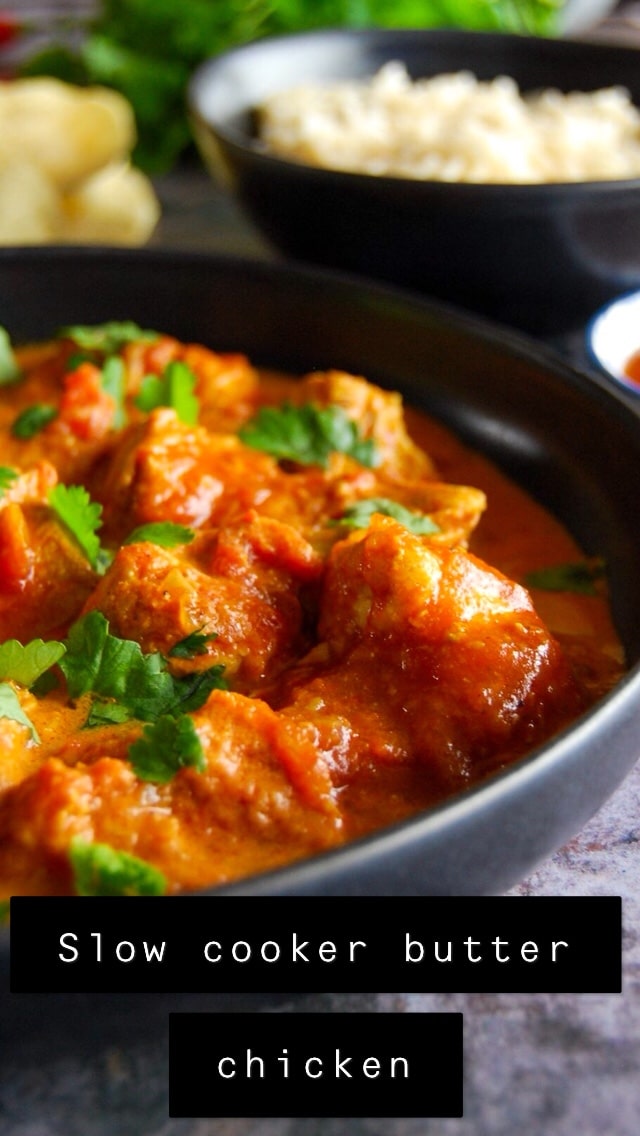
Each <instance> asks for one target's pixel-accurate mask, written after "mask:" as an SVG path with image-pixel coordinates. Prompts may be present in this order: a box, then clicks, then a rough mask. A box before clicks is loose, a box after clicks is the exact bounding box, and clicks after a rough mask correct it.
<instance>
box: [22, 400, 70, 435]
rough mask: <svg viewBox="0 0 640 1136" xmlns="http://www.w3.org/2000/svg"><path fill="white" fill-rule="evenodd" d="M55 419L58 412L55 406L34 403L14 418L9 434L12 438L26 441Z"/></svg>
mask: <svg viewBox="0 0 640 1136" xmlns="http://www.w3.org/2000/svg"><path fill="white" fill-rule="evenodd" d="M57 417H58V411H57V409H56V407H55V406H49V405H47V403H44V402H35V403H34V404H33V406H27V407H26V409H25V410H22V411H21V412H20V414H18V416H17V417H16V418H14V420H13V423H12V426H11V433H12V434H13V436H14V438H20V439H21V440H22V441H27V439H29V438H33V437H34V435H35V434H39V433H40V431H41V430H44V428H45V426H48V425H49V423H50V422H53V420H54V418H57Z"/></svg>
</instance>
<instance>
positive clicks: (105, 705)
mask: <svg viewBox="0 0 640 1136" xmlns="http://www.w3.org/2000/svg"><path fill="white" fill-rule="evenodd" d="M130 719H131V712H130V710H129V708H128V707H127V706H123V705H122V703H120V702H108V701H106V700H105V699H103V698H94V700H93V702H92V703H91V709H90V710H89V716H88V718H87V720H86V722H85V724H84V725H85V729H87V730H91V729H95V728H97V727H98V726H121V725H122V723H123V722H128V721H130Z"/></svg>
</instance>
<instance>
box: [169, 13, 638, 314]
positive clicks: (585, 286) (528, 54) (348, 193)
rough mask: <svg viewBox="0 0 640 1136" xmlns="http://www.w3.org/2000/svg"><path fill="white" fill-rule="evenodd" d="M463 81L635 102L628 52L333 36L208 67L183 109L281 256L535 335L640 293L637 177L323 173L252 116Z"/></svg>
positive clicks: (634, 73)
mask: <svg viewBox="0 0 640 1136" xmlns="http://www.w3.org/2000/svg"><path fill="white" fill-rule="evenodd" d="M392 59H398V60H402V61H404V63H405V64H406V66H407V69H408V71H409V73H410V75H411V76H412V77H413V78H419V77H425V76H429V75H433V74H435V73H438V72H443V71H456V70H460V69H467V70H471V71H473V72H475V74H476V75H477V76H478V77H479V78H481V79H490V78H493V77H495V76H496V75H500V74H506V75H510V76H511V77H512V78H514V79H515V80H516V81H517V82H518V84H519V85H520V87H521V88H522V89H523V90H525V91H527V90H532V89H536V88H541V87H557V88H559V89H560V90H563V91H568V90H575V89H578V90H585V91H589V90H594V89H596V88H599V87H606V86H611V85H616V84H617V85H621V86H624V87H626V88H628V90H629V91H630V93H631V96H632V98H633V99H634V101H635V102H636V103H637V104H639V105H640V66H639V65H638V52H637V51H636V50H633V49H626V48H621V47H611V46H605V45H600V44H589V43H578V42H575V43H574V42H569V41H560V40H544V39H531V38H527V37H521V36H506V35H491V34H486V33H473V32H455V31H453V32H452V31H407V30H399V31H353V30H351V31H325V32H317V33H310V34H306V35H296V36H287V37H282V38H274V39H267V40H262V41H259V42H256V43H253V44H250V45H248V46H246V47H241V48H239V49H237V50H234V51H231V52H229V53H228V54H225V55H222V56H219V57H218V58H216V59H212V60H210V61H208V62H207V63H205V64H204V65H203V66H202V67H201V68H200V69H199V70H198V71H197V72H196V74H195V75H194V77H193V79H192V82H191V85H190V89H189V102H190V107H191V112H192V119H193V124H194V130H195V135H196V139H197V141H198V143H199V146H200V149H201V151H202V154H203V156H204V158H205V160H206V162H207V163H208V165H209V166H210V167H211V169H212V171H213V172H214V174H215V176H218V177H221V178H222V179H223V180H224V181H225V183H226V184H227V185H229V186H230V187H231V188H232V189H233V191H234V192H235V194H236V195H237V197H238V200H239V201H240V203H241V205H242V206H243V207H244V208H245V210H246V211H247V213H248V214H249V216H250V217H252V218H253V220H254V221H255V223H256V224H257V225H258V227H259V228H260V229H261V230H262V231H263V232H264V234H265V235H266V236H267V237H269V238H270V239H271V240H272V241H273V242H274V243H275V245H276V246H277V247H279V248H280V249H281V250H282V251H283V252H285V253H287V254H289V255H291V256H295V257H298V258H300V259H303V260H307V261H312V262H313V263H315V264H321V265H330V266H334V267H338V268H342V269H347V270H349V271H354V272H359V273H364V274H366V275H370V276H375V277H378V278H380V279H383V280H386V281H391V282H393V283H397V284H401V285H403V286H407V287H411V288H415V289H418V290H420V291H423V292H427V293H430V294H431V295H434V296H437V297H440V298H443V299H445V300H449V301H453V302H455V303H457V304H459V305H462V306H464V307H467V308H469V309H472V310H474V311H477V312H481V313H484V314H488V315H490V316H492V317H493V318H494V319H499V320H503V321H505V322H507V323H510V324H513V325H514V326H516V327H519V328H523V329H525V330H527V331H530V332H533V333H538V334H541V335H551V334H560V333H568V332H570V331H571V330H573V329H574V328H577V327H578V326H579V325H580V324H581V323H584V322H585V321H586V319H587V318H588V316H589V315H590V314H591V313H592V312H593V311H595V310H596V309H597V308H598V307H600V306H601V305H602V304H603V303H604V302H605V301H606V300H607V299H608V298H609V297H611V296H613V295H615V294H616V293H618V292H620V291H624V290H626V289H629V288H631V287H634V286H636V285H639V284H640V179H634V180H627V181H620V182H614V181H606V182H585V183H582V184H555V185H525V186H514V185H506V186H503V185H469V184H467V185H464V184H453V185H452V184H448V183H447V184H445V183H441V182H426V181H422V182H420V181H410V180H407V179H402V178H392V177H373V176H368V175H361V174H353V173H342V172H335V171H331V170H325V169H314V168H312V167H309V166H305V165H302V164H299V163H296V162H290V161H285V160H282V159H279V158H276V157H272V156H270V155H268V154H266V153H265V152H264V151H263V149H261V148H260V146H259V144H258V143H257V141H256V138H255V132H254V123H253V118H254V116H253V113H252V112H253V109H254V108H255V107H256V106H257V105H258V104H260V103H261V102H262V101H263V100H264V98H265V97H266V96H267V95H269V94H270V93H272V92H273V91H275V90H285V89H287V88H289V87H291V86H293V85H294V84H296V83H298V82H301V81H305V82H312V81H314V80H321V81H327V80H329V81H330V80H336V79H340V78H356V79H357V78H363V77H365V76H369V75H371V74H373V73H374V72H376V71H377V70H378V69H379V68H380V66H381V65H382V64H384V63H385V62H387V61H389V60H392Z"/></svg>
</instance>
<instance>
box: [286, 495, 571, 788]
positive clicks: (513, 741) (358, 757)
mask: <svg viewBox="0 0 640 1136" xmlns="http://www.w3.org/2000/svg"><path fill="white" fill-rule="evenodd" d="M319 635H320V639H321V641H322V642H321V645H320V646H319V647H317V648H316V649H315V651H313V652H312V653H311V654H310V655H309V656H308V657H307V660H306V661H303V663H302V664H300V666H299V667H298V668H296V669H295V670H293V671H291V672H290V673H289V675H288V677H287V680H286V682H285V683H284V685H283V686H282V687H281V690H280V691H279V693H278V694H277V695H275V696H274V699H273V700H272V701H273V704H274V705H277V706H279V707H281V708H282V710H281V712H282V713H283V714H285V715H286V716H289V717H292V718H293V719H294V720H295V721H296V722H301V721H304V719H305V718H306V717H309V718H311V717H312V716H313V718H314V721H315V724H316V727H317V730H318V738H319V740H318V745H319V749H320V752H321V753H323V755H324V756H325V757H326V758H327V760H329V762H330V763H331V765H332V767H333V770H334V774H333V775H334V778H335V780H336V783H338V784H345V783H349V782H350V781H352V780H353V779H354V778H355V777H357V776H358V775H359V774H360V773H362V772H363V771H365V770H369V771H370V770H371V769H375V768H376V766H377V765H378V764H379V763H382V764H385V763H402V762H414V761H415V762H417V763H419V764H421V765H422V766H423V767H424V768H425V769H426V771H427V773H428V776H429V777H431V778H432V779H433V781H434V782H435V784H438V785H440V786H441V787H442V790H443V791H447V792H451V791H452V790H453V789H455V788H461V787H463V786H464V785H465V784H466V783H467V782H468V779H469V776H470V774H471V772H472V770H473V771H475V773H476V774H477V773H478V772H480V773H482V772H483V771H484V770H488V769H490V768H493V767H496V766H497V765H499V764H500V763H501V762H502V761H504V760H506V759H507V758H510V759H512V758H513V757H514V756H517V755H518V754H521V753H523V752H525V751H527V750H528V749H530V748H531V747H532V746H533V745H535V744H537V743H539V742H541V741H543V740H544V739H545V738H547V737H548V736H550V735H551V734H553V733H554V732H555V731H557V730H558V729H560V728H561V727H562V726H563V725H564V724H565V723H567V722H568V721H570V720H571V719H572V718H574V717H575V716H576V714H577V713H579V711H580V709H581V699H580V696H579V695H578V692H577V688H576V685H575V682H574V679H573V676H572V674H571V671H570V668H569V666H568V663H567V662H566V660H565V658H564V656H563V654H562V652H561V650H560V648H559V646H558V644H557V643H556V642H555V641H554V640H553V639H552V637H551V636H550V634H549V633H548V631H547V630H546V628H545V627H544V625H543V624H542V622H541V620H540V619H539V618H538V616H537V615H536V613H535V611H534V609H533V606H532V603H531V600H530V597H529V595H528V593H527V592H526V591H525V589H524V588H522V587H520V586H519V585H517V584H514V583H512V582H511V581H509V580H508V579H507V578H506V577H504V576H502V575H501V574H500V573H499V572H497V571H495V570H493V569H491V568H489V567H488V566H487V565H485V564H483V563H482V562H481V561H479V560H478V559H476V558H475V557H474V556H472V555H471V554H470V553H468V552H465V551H464V550H462V549H460V548H457V549H447V548H444V547H438V546H435V545H432V544H429V543H427V542H424V541H421V540H420V538H418V537H415V536H414V535H412V534H411V533H409V532H408V531H407V530H406V529H404V528H402V526H400V525H399V524H397V523H396V522H395V521H393V520H391V519H389V518H382V517H376V518H374V519H373V521H372V524H371V526H370V528H369V529H368V530H367V531H366V532H365V534H364V535H362V534H359V533H358V534H354V536H353V537H351V538H349V539H348V540H346V541H343V542H341V543H340V544H339V545H336V547H335V548H334V550H333V552H332V554H331V557H330V561H329V566H328V569H327V574H326V580H325V586H324V592H323V597H322V606H321V616H320V622H319ZM325 706H331V707H332V710H331V712H329V711H326V710H325V709H324V707H325Z"/></svg>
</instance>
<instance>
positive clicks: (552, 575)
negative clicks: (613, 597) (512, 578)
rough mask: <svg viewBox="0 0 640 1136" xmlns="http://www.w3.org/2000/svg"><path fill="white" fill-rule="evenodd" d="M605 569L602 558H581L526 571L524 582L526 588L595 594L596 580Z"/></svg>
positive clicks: (602, 574) (585, 594) (583, 594)
mask: <svg viewBox="0 0 640 1136" xmlns="http://www.w3.org/2000/svg"><path fill="white" fill-rule="evenodd" d="M605 570H606V565H605V562H604V560H602V559H601V558H599V557H595V558H594V559H593V560H591V561H588V560H581V561H578V562H576V563H575V564H555V565H553V566H551V567H549V568H540V569H538V570H537V571H535V572H528V573H527V575H526V576H525V584H526V585H527V587H528V588H540V589H541V590H542V591H546V592H574V593H575V594H576V595H582V596H595V595H597V588H596V582H597V580H599V579H601V578H602V577H603V576H604V574H605Z"/></svg>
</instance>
